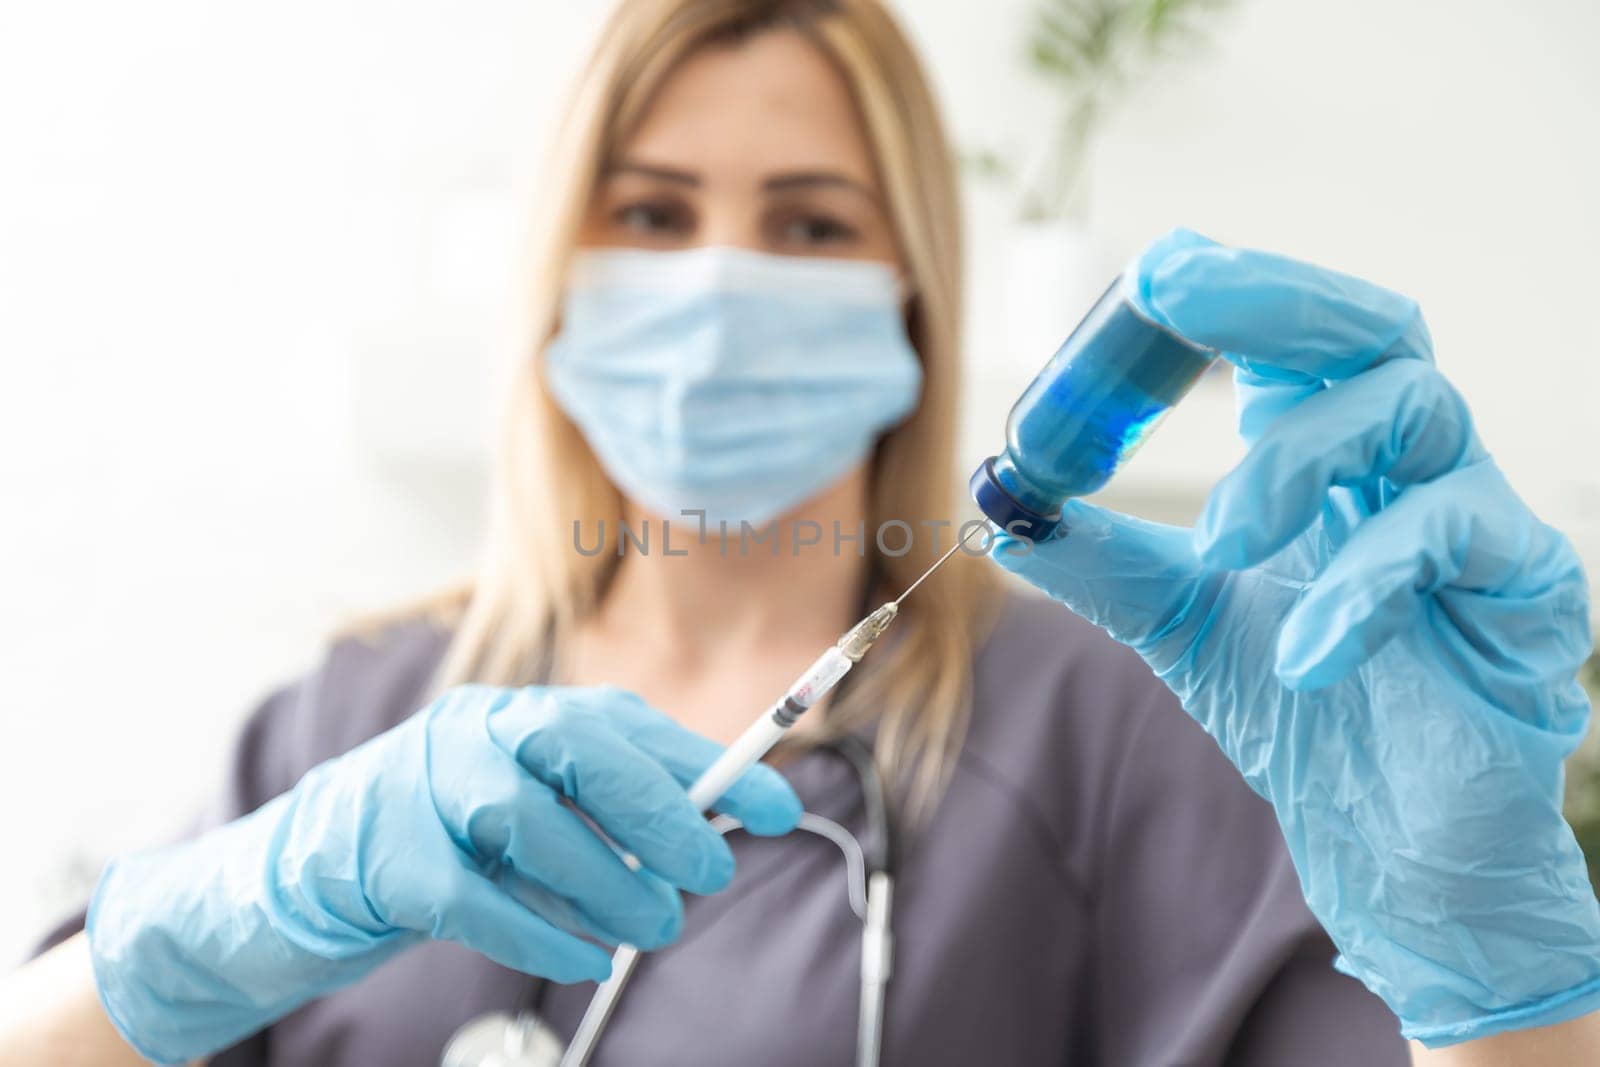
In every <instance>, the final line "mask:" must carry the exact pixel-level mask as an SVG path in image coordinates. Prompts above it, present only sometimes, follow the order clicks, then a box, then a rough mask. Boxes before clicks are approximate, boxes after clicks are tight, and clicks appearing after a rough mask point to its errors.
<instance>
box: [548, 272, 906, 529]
mask: <svg viewBox="0 0 1600 1067" xmlns="http://www.w3.org/2000/svg"><path fill="white" fill-rule="evenodd" d="M900 302H901V296H900V287H899V284H898V281H897V279H896V277H895V273H894V271H893V270H892V269H891V268H890V267H888V266H885V265H883V264H881V263H864V262H856V261H849V260H822V259H809V258H801V257H795V256H775V255H767V254H764V253H760V252H749V251H745V250H742V249H733V248H698V249H693V250H690V251H683V252H650V251H640V250H634V249H627V250H605V251H587V252H581V253H579V255H578V256H577V258H576V259H575V261H574V263H573V267H572V270H571V273H570V275H569V277H568V285H567V294H566V300H565V304H564V306H563V311H562V318H561V332H560V334H559V335H558V336H557V337H556V338H555V339H554V340H553V341H552V342H551V343H550V346H549V347H548V348H547V349H546V350H545V364H544V372H545V380H546V382H547V383H548V384H549V386H550V391H551V393H552V394H553V395H554V397H555V400H556V403H558V404H559V405H560V406H561V408H562V410H563V411H565V412H566V413H567V415H568V416H569V417H570V418H571V419H572V420H573V421H574V422H575V423H577V425H578V427H579V428H580V429H581V430H582V431H583V434H584V436H585V437H586V438H587V439H588V441H589V445H590V447H591V448H593V449H594V451H595V455H596V456H597V457H599V460H600V463H601V465H602V466H603V467H604V468H605V470H606V473H607V474H609V475H610V477H611V479H612V481H613V482H615V483H616V485H617V487H618V488H619V489H620V490H622V492H623V493H625V494H626V495H627V496H628V497H629V498H631V499H632V500H634V501H636V502H637V503H639V504H640V505H642V506H643V507H645V508H646V509H648V510H649V511H652V512H654V513H655V514H658V515H661V516H664V517H666V518H668V519H676V518H678V517H679V516H680V514H681V513H682V512H683V511H685V510H691V509H701V508H703V509H704V510H705V512H706V520H707V521H708V522H709V523H710V524H712V525H713V526H715V524H716V523H717V522H718V521H725V522H727V523H728V526H729V528H730V529H737V527H738V524H739V523H740V522H741V521H744V522H749V523H750V524H752V525H753V526H760V525H762V524H764V523H766V522H767V521H769V520H771V519H773V518H775V517H776V516H778V515H781V514H783V513H784V512H785V511H788V510H789V509H791V508H793V507H794V506H795V505H797V504H799V503H801V502H802V501H804V500H806V499H808V498H809V497H811V496H814V495H815V494H816V493H818V492H820V491H821V490H823V489H825V488H827V487H828V486H830V485H832V484H833V483H834V482H836V481H838V480H839V479H840V478H842V477H844V475H845V474H847V473H848V472H849V471H850V470H852V469H853V468H854V467H855V466H856V465H857V464H859V463H861V462H862V460H863V459H865V457H866V456H867V454H868V453H869V452H870V450H871V449H872V446H873V443H874V442H875V441H876V439H877V437H878V435H879V434H881V433H882V432H883V431H884V430H886V429H888V428H889V427H890V426H893V425H894V424H895V423H897V422H899V421H900V420H901V419H903V418H904V417H905V416H906V415H907V414H908V413H909V412H910V411H911V410H912V409H913V408H914V407H915V406H916V403H917V398H918V395H919V393H920V391H921V387H922V367H921V364H920V363H919V362H918V360H917V355H916V352H915V351H914V350H913V349H912V347H911V342H910V340H909V339H908V338H907V336H906V330H905V321H904V317H903V314H902V311H901V306H900Z"/></svg>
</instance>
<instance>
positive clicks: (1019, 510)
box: [967, 456, 1061, 541]
mask: <svg viewBox="0 0 1600 1067" xmlns="http://www.w3.org/2000/svg"><path fill="white" fill-rule="evenodd" d="M997 458H998V457H996V456H990V457H989V458H988V459H986V460H984V461H983V462H982V463H980V464H978V469H977V470H975V471H973V472H972V477H971V478H969V479H968V480H967V488H968V490H970V491H971V493H972V499H973V500H975V501H977V503H978V507H979V508H980V509H981V510H982V511H983V513H984V514H985V515H987V516H988V517H989V521H990V522H993V523H994V524H995V525H996V526H999V527H1000V529H1002V530H1004V531H1005V532H1006V533H1008V534H1011V535H1012V536H1014V537H1026V538H1027V539H1028V540H1030V541H1048V540H1049V539H1050V538H1051V537H1054V536H1055V533H1056V529H1057V527H1058V526H1059V525H1060V524H1061V511H1060V510H1059V509H1057V510H1056V511H1055V512H1054V513H1052V514H1049V515H1046V514H1044V513H1043V512H1039V511H1035V510H1033V509H1032V508H1030V507H1028V506H1027V505H1026V504H1023V503H1022V502H1021V501H1019V500H1018V499H1017V498H1016V497H1014V496H1012V495H1011V494H1010V493H1009V492H1007V491H1006V487H1005V486H1003V485H1001V484H1000V479H999V477H998V476H996V474H995V471H994V461H995V460H996V459H997Z"/></svg>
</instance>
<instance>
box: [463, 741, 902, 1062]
mask: <svg viewBox="0 0 1600 1067" xmlns="http://www.w3.org/2000/svg"><path fill="white" fill-rule="evenodd" d="M820 751H831V752H834V753H836V754H838V755H840V756H842V757H844V758H845V759H846V760H848V761H849V763H850V765H851V766H852V768H854V770H855V773H856V777H857V778H858V779H859V781H860V783H861V795H862V797H863V803H864V805H865V807H866V827H867V840H866V841H865V842H863V841H861V840H860V839H859V838H857V837H856V836H855V835H854V834H852V833H851V832H850V831H849V830H847V829H845V828H844V827H843V826H841V825H840V824H839V823H837V822H834V821H833V820H832V819H828V818H824V817H823V816H821V815H816V814H814V813H812V812H806V813H805V814H804V815H803V816H801V818H800V826H799V831H800V832H802V833H809V834H813V835H815V836H817V837H822V838H826V839H827V840H829V841H831V842H833V844H834V846H835V847H837V848H838V850H839V852H840V853H841V854H842V855H843V857H844V865H845V878H846V884H847V888H848V890H849V899H850V910H851V911H853V912H854V913H855V915H856V918H858V919H860V920H861V997H860V1014H859V1018H858V1020H857V1026H856V1064H857V1065H858V1067H877V1064H878V1061H879V1059H880V1056H881V1054H882V1049H883V1016H884V1005H885V1003H886V1001H887V997H888V991H889V975H890V972H891V971H892V970H893V964H894V932H893V929H892V927H891V924H890V911H891V908H892V905H893V901H894V850H893V827H892V823H893V820H892V818H891V815H890V811H889V803H888V796H887V794H886V792H885V790H884V787H883V780H882V778H881V777H880V776H879V774H878V769H877V766H876V765H875V764H874V763H873V759H872V753H871V751H870V750H869V749H868V748H867V746H866V745H865V744H864V743H863V742H862V741H861V740H860V739H858V738H855V737H847V738H844V739H843V740H840V741H837V742H834V743H832V744H828V745H825V746H822V748H821V749H820ZM711 826H712V828H713V829H715V830H716V831H717V832H718V833H720V834H724V835H726V834H729V833H732V832H733V831H735V830H738V829H740V828H741V826H740V823H739V820H737V819H734V818H732V817H730V816H727V815H718V816H716V817H715V818H713V819H712V820H711ZM639 956H640V953H639V951H638V950H637V949H634V948H632V947H631V946H627V945H624V946H622V947H621V948H619V949H618V950H617V952H616V954H615V955H614V956H613V957H612V960H611V977H610V978H608V979H607V980H606V981H605V982H603V983H601V985H600V987H599V988H598V989H596V990H595V993H594V996H593V997H592V998H591V999H590V1001H589V1006H588V1008H587V1009H586V1010H585V1011H584V1013H583V1018H582V1020H580V1021H579V1023H578V1028H577V1030H576V1031H575V1032H574V1033H573V1035H572V1041H571V1042H570V1043H568V1044H566V1045H565V1046H563V1044H562V1041H561V1038H560V1036H559V1035H557V1034H556V1033H555V1032H554V1031H552V1030H551V1029H550V1028H549V1027H548V1026H547V1025H546V1024H545V1023H544V1021H543V1020H542V1019H540V1018H539V1017H538V1014H537V1013H536V1012H535V1011H533V1010H532V1006H531V999H532V991H531V990H530V997H529V998H528V999H527V1000H525V1002H524V1004H523V1005H522V1006H521V1007H520V1008H519V1009H518V1011H517V1012H516V1013H515V1014H507V1013H505V1012H495V1013H493V1014H491V1015H484V1016H480V1017H479V1018H476V1019H473V1020H471V1021H470V1022H468V1023H467V1024H466V1025H464V1026H463V1027H461V1029H459V1030H457V1031H456V1032H455V1034H454V1035H453V1036H452V1037H451V1039H450V1043H449V1044H448V1045H446V1046H445V1050H444V1057H443V1059H442V1060H441V1061H440V1062H441V1065H442V1067H585V1065H587V1064H588V1062H589V1058H590V1057H591V1056H592V1055H593V1054H594V1051H595V1049H596V1047H598V1045H599V1043H600V1039H601V1038H602V1037H603V1036H605V1030H606V1026H607V1025H608V1024H609V1023H610V1021H611V1017H612V1015H613V1014H615V1012H616V1008H617V1004H618V1002H619V1001H620V1000H621V998H622V993H623V991H624V990H625V989H626V988H627V985H628V981H629V979H630V978H631V977H632V976H633V971H634V968H635V967H636V965H637V964H638V961H639ZM535 988H537V987H535Z"/></svg>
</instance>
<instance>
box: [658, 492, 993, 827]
mask: <svg viewBox="0 0 1600 1067" xmlns="http://www.w3.org/2000/svg"><path fill="white" fill-rule="evenodd" d="M985 529H988V526H987V524H980V525H974V526H973V527H972V528H971V529H969V530H968V531H967V532H966V535H965V536H963V537H962V538H961V540H959V541H957V542H956V543H955V545H953V546H952V547H951V548H950V550H949V551H948V552H946V553H945V554H944V555H942V556H940V557H939V558H938V559H937V560H935V561H934V562H933V565H932V566H931V567H929V568H928V569H927V570H925V571H923V572H922V573H921V574H920V575H918V576H917V580H916V581H914V582H912V583H911V584H910V585H908V586H906V588H905V591H904V592H902V593H901V594H900V595H899V596H897V597H895V598H894V599H893V600H891V601H889V602H888V603H886V604H882V605H880V606H879V607H877V608H874V609H873V611H872V612H871V613H870V614H869V615H867V617H866V618H864V619H862V620H861V621H860V622H858V623H856V624H855V625H854V626H852V627H850V629H848V630H846V631H845V632H844V636H842V637H840V638H839V640H838V641H837V642H836V643H835V644H833V645H832V646H830V647H829V648H828V650H827V651H826V652H824V653H823V654H822V655H820V656H818V657H817V661H816V662H815V663H813V664H812V665H811V666H810V667H807V668H806V670H805V672H804V673H803V674H801V675H800V677H799V678H797V679H796V680H795V682H794V684H793V685H791V686H790V687H789V689H788V692H786V693H784V694H783V696H782V697H780V698H779V699H778V701H777V703H775V704H773V705H772V707H771V708H769V709H768V710H767V712H766V713H765V714H763V715H762V716H761V717H760V718H759V719H757V720H756V721H755V722H753V723H751V724H750V726H749V727H748V728H747V729H746V730H745V732H744V733H742V734H740V735H739V736H738V738H736V739H735V740H734V742H733V744H731V745H729V746H728V748H727V751H725V752H723V754H722V755H721V756H719V757H718V758H717V760H716V762H714V763H712V764H711V766H710V767H707V768H706V772H705V773H704V774H702V775H701V776H700V777H699V778H697V779H696V780H695V782H694V784H693V785H691V786H690V787H689V800H690V802H692V803H693V804H694V805H695V807H697V808H699V809H700V810H701V811H707V810H709V809H710V807H711V805H712V804H714V803H716V801H717V799H718V798H719V797H721V796H722V794H723V793H726V792H727V791H728V787H729V786H731V785H732V784H733V783H734V782H736V781H738V779H739V776H740V775H742V774H743V773H744V772H745V771H747V770H749V769H750V768H751V767H754V766H755V765H756V764H757V763H758V762H760V760H761V757H762V756H765V755H766V754H767V753H768V752H770V751H771V750H772V746H774V745H776V744H777V743H778V741H779V740H780V739H781V738H782V737H783V735H784V734H785V733H787V732H788V730H789V727H791V726H793V725H794V724H795V723H796V722H797V721H798V720H799V718H800V716H802V715H804V714H805V713H806V712H807V711H808V710H809V709H810V708H811V707H812V706H814V705H815V704H816V703H817V702H818V701H819V700H821V699H822V698H823V697H825V696H827V695H828V693H829V692H831V691H832V689H833V687H834V686H836V685H838V684H839V682H840V680H841V679H843V678H844V676H845V675H846V674H849V673H850V668H851V667H854V666H855V665H856V664H857V663H859V662H860V661H861V657H862V656H865V655H866V654H867V650H868V649H870V648H871V647H872V645H873V643H874V642H875V641H877V640H878V638H880V637H882V636H883V634H884V631H886V630H888V629H889V626H890V625H891V624H892V623H893V622H894V620H895V618H896V617H898V616H899V614H900V602H901V601H903V600H904V599H905V598H906V597H908V596H910V595H911V591H912V590H913V589H915V588H916V587H917V586H919V585H921V584H922V583H923V582H924V581H926V580H927V578H928V576H929V575H930V574H932V573H933V572H934V571H936V570H938V569H939V568H940V567H942V566H944V562H945V560H947V559H949V558H950V557H951V556H953V555H955V554H956V552H958V551H959V550H960V549H962V548H964V547H965V546H966V543H967V540H968V538H970V537H971V536H972V535H973V534H974V533H976V532H977V531H979V530H985Z"/></svg>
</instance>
